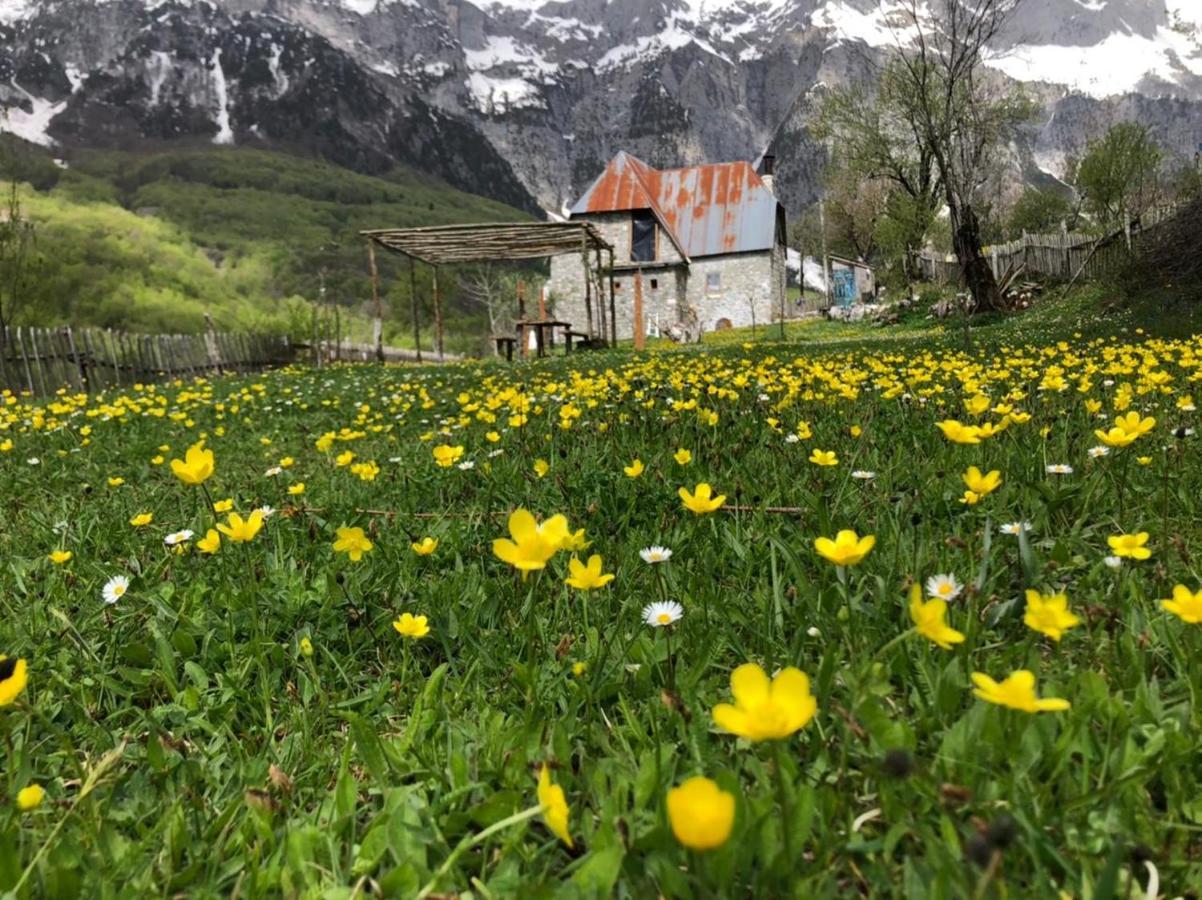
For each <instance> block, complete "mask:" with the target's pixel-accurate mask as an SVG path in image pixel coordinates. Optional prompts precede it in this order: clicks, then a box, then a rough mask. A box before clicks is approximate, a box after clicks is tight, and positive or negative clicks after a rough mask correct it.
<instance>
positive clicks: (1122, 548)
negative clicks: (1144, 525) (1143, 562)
mask: <svg viewBox="0 0 1202 900" xmlns="http://www.w3.org/2000/svg"><path fill="white" fill-rule="evenodd" d="M1106 543H1107V544H1109V545H1110V551H1111V552H1112V553H1113V554H1114V555H1115V556H1122V557H1126V558H1128V559H1147V558H1148V557H1150V556H1151V555H1152V551H1151V550H1149V549H1148V548H1147V547H1146V546H1144V545H1145V544H1147V543H1148V532H1146V531H1141V532H1139V533H1138V534H1116V535H1112V536H1111V537H1108V538H1106Z"/></svg>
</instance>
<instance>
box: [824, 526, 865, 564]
mask: <svg viewBox="0 0 1202 900" xmlns="http://www.w3.org/2000/svg"><path fill="white" fill-rule="evenodd" d="M875 545H876V537H875V536H874V535H871V534H866V535H864V537H860V536H859V535H858V534H856V533H855V532H854V531H852V530H851V529H849V528H845V529H843V530H842V531H840V532H839V533H838V534H836V535H835V537H834V539H833V540H832V539H831V538H828V537H819V538H815V539H814V549H815V550H817V551H818V555H819V556H821V557H822V558H823V559H826V560H829V561H830V562H833V563H834V564H835V565H837V566H854V565H856V564H857V563H859V562H862V561H863V559H864V557H866V556H867V555H868V553H869V551H871V550H872V548H873V547H874V546H875Z"/></svg>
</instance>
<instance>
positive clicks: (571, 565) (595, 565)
mask: <svg viewBox="0 0 1202 900" xmlns="http://www.w3.org/2000/svg"><path fill="white" fill-rule="evenodd" d="M601 566H602V562H601V555H600V554H599V553H594V554H593V555H592V556H590V557H589V558H588V564H587V565H585V564H584V563H582V562H581V561H580V560H578V559H577V558H576V557H574V556H573V557H572V558H571V559H570V560H568V573H569V574H568V577H567V578H566V579H564V581H565V583H566V584H567V585H568V587H574V588H576V590H578V591H591V590H593V589H594V588H599V587H605V586H606V585H607V584H609V583H610V582H611V581H613V580H614V576H613V573H612V572H609V573H602V571H601Z"/></svg>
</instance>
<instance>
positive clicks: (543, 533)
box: [492, 509, 569, 577]
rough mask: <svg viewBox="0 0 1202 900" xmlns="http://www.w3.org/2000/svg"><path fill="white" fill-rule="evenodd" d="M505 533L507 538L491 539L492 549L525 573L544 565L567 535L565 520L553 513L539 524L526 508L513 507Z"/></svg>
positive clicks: (560, 547)
mask: <svg viewBox="0 0 1202 900" xmlns="http://www.w3.org/2000/svg"><path fill="white" fill-rule="evenodd" d="M509 535H510V537H509V538H497V539H496V540H494V541H493V542H492V552H493V553H494V554H496V556H497V558H498V559H500V560H501V561H502V562H507V563H509V564H510V565H511V566H513V567H514V568H515V569H518V570H519V571H520V572H521V573H522V577H525V576H526V575H527V573H529V572H533V571H535V570H537V569H542V568H544V567H545V566H546V565H547V560H549V559H550V558H551V557H552V556H554V555H555V554H556V553H557V552H558V551H559V550H560V549H562V547H563V543H564V541H565V540H566V539H567V538H568V536H569V533H568V520H567V519H566V518H565V517H564V516H562V515H556V516H551V518H549V519H547V521H545V522H543V523H542V524H541V525H540V524H539V523H538V522H537V521H536V520H535V518H534V516H533V515H532V514H531V513H530V511H529V510H527V509H516V510H514V511H513V512H512V513H511V514H510V516H509ZM510 538H512V540H511V539H510Z"/></svg>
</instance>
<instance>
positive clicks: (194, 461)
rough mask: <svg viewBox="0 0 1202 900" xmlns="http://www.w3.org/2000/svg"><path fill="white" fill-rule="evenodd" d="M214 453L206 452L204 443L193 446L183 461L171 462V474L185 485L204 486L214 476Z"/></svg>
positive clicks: (175, 460)
mask: <svg viewBox="0 0 1202 900" xmlns="http://www.w3.org/2000/svg"><path fill="white" fill-rule="evenodd" d="M214 468H215V463H214V459H213V451H212V450H206V449H205V445H204V441H200V442H199V443H196V444H193V445H192V446H191V447H189V448H188V449H187V451H186V452H185V453H184V458H183V459H173V460H171V472H172V474H174V475H175V477H176V478H178V479H179V480H180V481H182V482H183V483H184V484H203V483H204V482H206V481H208V480H209V478H210V477H211V476H212V475H213V470H214Z"/></svg>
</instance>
